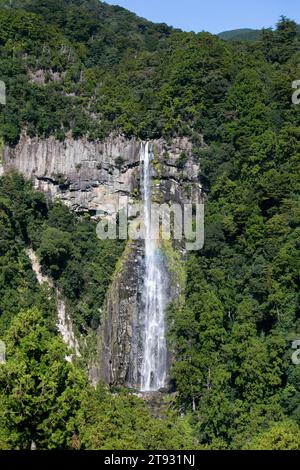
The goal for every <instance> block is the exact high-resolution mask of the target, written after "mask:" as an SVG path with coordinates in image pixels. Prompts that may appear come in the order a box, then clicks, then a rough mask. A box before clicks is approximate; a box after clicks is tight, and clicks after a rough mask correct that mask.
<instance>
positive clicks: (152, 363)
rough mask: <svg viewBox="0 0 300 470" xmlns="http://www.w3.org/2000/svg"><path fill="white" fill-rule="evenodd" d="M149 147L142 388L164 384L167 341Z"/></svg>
mask: <svg viewBox="0 0 300 470" xmlns="http://www.w3.org/2000/svg"><path fill="white" fill-rule="evenodd" d="M151 160H152V150H151V149H150V146H149V143H146V144H142V146H141V167H142V168H143V172H142V192H143V201H144V237H145V279H144V287H143V307H144V311H143V321H144V334H143V356H142V365H141V390H142V391H145V392H148V391H157V390H159V389H161V388H163V387H164V386H165V385H166V378H167V343H166V328H165V310H166V305H167V303H166V294H165V292H166V288H167V287H166V286H167V273H166V270H165V268H164V263H163V256H162V252H161V249H160V246H159V240H155V239H154V237H152V236H151V199H152V177H151V169H152V168H151Z"/></svg>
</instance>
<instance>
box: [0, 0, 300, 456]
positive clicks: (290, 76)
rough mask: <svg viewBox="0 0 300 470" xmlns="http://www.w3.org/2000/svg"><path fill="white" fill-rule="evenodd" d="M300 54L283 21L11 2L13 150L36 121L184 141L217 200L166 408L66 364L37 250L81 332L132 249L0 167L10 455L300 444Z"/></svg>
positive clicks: (0, 305)
mask: <svg viewBox="0 0 300 470" xmlns="http://www.w3.org/2000/svg"><path fill="white" fill-rule="evenodd" d="M299 59H300V32H299V29H298V27H297V25H296V23H295V22H294V21H292V20H290V19H288V18H285V17H282V18H280V19H279V21H278V24H277V27H276V29H275V30H271V29H266V30H262V31H261V32H260V34H259V36H258V39H257V40H253V41H247V40H242V41H238V40H237V41H233V42H231V41H224V40H222V39H221V38H219V37H216V36H213V35H211V34H209V33H205V32H203V33H199V34H196V33H185V32H182V31H179V30H176V29H173V28H170V27H168V26H167V25H165V24H153V23H151V22H148V21H146V20H144V19H142V18H138V17H137V16H135V15H134V14H132V13H130V12H128V11H126V10H124V9H122V8H120V7H113V6H109V5H107V4H105V3H102V2H99V1H97V0H85V1H84V0H64V1H62V0H23V1H18V0H11V1H8V0H0V79H1V80H3V81H4V82H5V84H6V87H7V96H8V99H7V104H6V106H1V105H0V106H1V114H0V139H1V140H0V147H2V146H3V145H4V144H6V145H10V146H14V145H15V144H17V142H18V141H19V138H20V135H21V133H22V132H23V133H25V132H26V133H27V134H28V135H29V136H38V137H47V136H52V135H53V136H55V137H56V138H58V139H60V140H63V139H64V138H65V136H67V135H70V134H71V135H72V136H73V137H74V138H75V139H76V138H79V137H83V136H84V137H86V138H87V139H89V140H96V139H103V138H104V137H106V136H107V135H109V133H111V132H118V133H119V132H122V133H124V134H125V135H126V136H128V137H132V136H137V137H140V138H143V139H151V138H157V137H161V136H162V137H164V138H165V139H167V140H168V139H170V138H172V137H174V136H186V137H188V138H189V139H190V140H191V141H192V143H193V155H194V157H195V158H196V159H197V160H198V161H199V163H200V167H201V171H200V174H199V178H200V181H201V183H202V186H203V190H204V192H205V199H206V221H205V224H206V229H205V246H204V249H203V250H201V251H199V252H196V253H191V254H190V255H189V256H188V259H187V260H186V266H185V268H186V288H185V292H184V294H185V295H184V302H182V303H181V304H180V305H178V304H176V305H173V306H171V307H170V309H169V312H168V322H169V325H170V328H169V333H168V336H169V344H170V345H171V346H172V348H173V350H174V351H175V355H176V360H175V361H174V364H173V366H172V370H171V375H172V380H173V382H174V384H175V389H176V393H175V394H174V395H173V397H172V403H170V404H169V406H168V407H166V410H165V411H164V412H163V416H161V419H156V418H154V417H153V416H152V415H151V413H150V411H149V409H148V408H147V406H146V405H145V404H144V402H143V401H142V400H140V399H139V398H137V397H135V396H133V395H132V394H130V393H129V392H128V391H127V390H123V389H119V390H117V391H116V390H109V389H108V388H107V387H106V386H105V385H104V384H100V385H99V386H98V387H97V389H94V388H93V387H92V386H91V385H90V384H89V382H88V379H87V377H86V374H85V370H84V365H83V364H82V363H81V362H80V361H78V363H74V364H70V363H68V362H66V361H65V359H64V357H65V355H66V347H65V345H64V343H63V342H62V340H61V339H60V337H59V336H58V334H57V331H56V327H55V315H56V312H55V305H54V303H53V300H51V296H50V295H49V292H48V291H47V290H46V288H43V287H41V286H39V285H38V283H37V281H36V278H35V275H34V273H33V271H32V269H31V265H30V262H29V259H28V257H27V255H26V251H25V248H26V247H27V246H29V245H31V246H33V247H34V249H35V250H36V252H37V253H38V255H39V257H40V260H41V263H42V267H43V270H44V272H45V273H47V274H48V275H50V276H51V277H52V278H53V279H54V281H55V282H58V283H59V285H60V286H61V288H62V290H63V293H64V295H65V297H66V298H67V299H68V302H69V305H70V306H71V308H72V309H73V311H74V321H75V327H76V329H77V330H78V331H79V332H81V333H84V332H86V331H88V330H95V329H96V328H97V327H98V324H99V309H100V308H101V306H102V305H103V302H104V299H105V295H106V291H107V289H108V286H109V283H110V281H111V278H112V275H113V272H114V269H115V266H116V264H117V262H118V259H119V257H120V256H121V253H122V251H123V249H124V244H123V243H121V242H117V241H113V242H103V241H100V240H98V239H97V237H96V232H95V225H94V223H93V221H92V220H90V217H89V216H88V214H86V215H85V216H78V215H75V214H72V213H71V212H70V211H69V210H68V209H67V208H66V207H64V206H63V205H61V204H59V203H52V204H49V203H48V202H47V201H46V199H45V197H44V196H43V195H42V194H41V193H38V192H36V191H35V190H34V189H33V187H32V185H31V183H29V182H26V181H24V179H23V178H22V177H21V176H20V175H18V174H15V173H12V174H8V175H5V176H2V177H1V179H0V226H1V231H0V266H1V270H0V292H1V295H0V339H2V340H3V341H5V343H6V346H7V352H6V353H7V361H6V363H5V364H0V448H1V449H28V448H30V446H31V444H32V442H34V443H35V444H36V446H37V447H38V448H40V449H276V450H280V449H298V450H299V449H300V366H296V365H294V364H293V362H292V360H291V356H292V353H293V350H292V342H293V341H294V340H296V339H300V305H299V287H300V274H299V273H300V250H299V248H300V194H299V193H300V177H299V175H300V105H296V104H292V100H291V96H292V93H293V88H292V82H293V81H295V80H298V79H300V60H299ZM202 136H203V138H204V141H205V143H206V147H205V148H203V147H202V146H201V145H200V142H201V141H202Z"/></svg>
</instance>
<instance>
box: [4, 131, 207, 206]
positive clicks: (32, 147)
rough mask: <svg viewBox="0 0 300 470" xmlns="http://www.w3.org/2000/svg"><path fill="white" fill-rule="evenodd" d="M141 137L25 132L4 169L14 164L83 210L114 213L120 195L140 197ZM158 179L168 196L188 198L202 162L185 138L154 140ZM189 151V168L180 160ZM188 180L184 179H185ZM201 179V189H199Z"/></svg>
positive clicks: (52, 193)
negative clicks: (84, 137)
mask: <svg viewBox="0 0 300 470" xmlns="http://www.w3.org/2000/svg"><path fill="white" fill-rule="evenodd" d="M140 146H141V141H140V140H138V139H135V138H133V139H130V140H128V139H126V138H125V137H124V136H110V137H109V138H107V139H106V140H104V141H103V142H100V141H97V142H89V141H87V140H74V139H72V138H67V139H66V140H65V141H63V142H60V141H58V140H55V139H54V138H53V137H50V138H48V139H45V140H41V139H37V138H30V137H28V136H27V135H25V134H23V135H22V137H21V139H20V142H19V143H18V145H17V146H16V147H14V148H10V147H5V148H4V150H3V159H2V165H3V170H4V171H8V170H10V169H15V170H17V171H19V172H20V173H22V174H23V175H24V176H25V178H27V179H31V180H32V181H33V182H34V185H35V187H36V188H37V189H39V190H41V191H43V192H44V193H45V194H46V195H47V196H48V197H49V198H51V199H54V198H58V199H61V200H62V201H63V202H64V203H65V204H67V205H68V206H69V207H70V208H71V209H72V210H74V211H78V212H90V213H91V214H93V213H96V212H97V213H98V214H100V215H101V213H103V214H104V213H108V214H110V213H114V212H115V211H116V210H117V208H118V205H119V197H120V196H128V197H129V202H130V200H133V199H137V198H138V197H139V165H140ZM153 149H154V155H155V163H156V164H155V168H156V170H157V181H158V183H159V184H160V185H161V189H162V193H163V194H165V199H170V200H172V199H173V200H174V199H178V200H180V201H183V199H186V197H187V195H186V187H187V184H186V183H188V182H194V183H195V184H197V176H198V172H199V167H198V165H197V164H196V163H195V162H194V161H193V159H192V145H191V143H190V142H189V140H188V139H186V138H177V139H173V140H172V141H171V142H170V143H167V142H166V141H164V140H163V139H159V140H154V141H153ZM182 155H186V156H187V158H186V162H185V165H184V168H182V169H179V166H178V161H179V160H180V158H181V157H182ZM184 182H185V185H184ZM199 190H200V188H199V185H198V188H197V191H199Z"/></svg>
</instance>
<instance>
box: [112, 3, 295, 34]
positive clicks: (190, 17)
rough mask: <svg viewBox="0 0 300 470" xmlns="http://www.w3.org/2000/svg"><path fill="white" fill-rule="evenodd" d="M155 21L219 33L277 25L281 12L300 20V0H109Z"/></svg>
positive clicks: (189, 29) (182, 27) (185, 28)
mask: <svg viewBox="0 0 300 470" xmlns="http://www.w3.org/2000/svg"><path fill="white" fill-rule="evenodd" d="M106 3H110V4H111V5H120V6H122V7H124V8H127V9H128V10H131V11H133V12H135V13H137V14H138V15H139V16H143V17H144V18H147V19H149V20H151V21H154V22H164V23H167V24H169V25H172V26H175V27H177V28H181V29H184V30H185V31H196V32H198V31H202V30H205V31H210V32H211V33H219V32H221V31H226V30H230V29H237V28H262V27H264V26H265V27H269V26H274V25H275V23H276V22H277V20H278V19H279V17H280V15H285V16H288V17H289V18H292V19H294V20H296V21H297V22H298V23H300V8H299V6H300V5H299V0H250V1H249V0H248V1H243V0H106Z"/></svg>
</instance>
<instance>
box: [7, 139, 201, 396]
mask: <svg viewBox="0 0 300 470" xmlns="http://www.w3.org/2000/svg"><path fill="white" fill-rule="evenodd" d="M140 147H141V141H139V140H137V139H131V140H128V139H126V138H125V137H123V136H110V137H109V138H108V139H106V140H105V141H103V142H100V141H99V142H89V141H86V140H73V139H72V138H68V139H67V140H65V141H64V142H60V141H57V140H55V139H54V138H49V139H45V140H39V139H35V138H34V139H31V138H29V137H28V136H26V135H25V134H24V135H23V136H22V138H21V139H20V142H19V144H18V145H17V146H16V147H15V148H9V147H5V148H4V151H3V158H2V171H5V172H6V171H9V170H11V169H15V170H17V171H19V172H21V173H22V174H23V175H24V176H25V177H26V178H28V179H31V180H32V181H33V182H34V185H35V187H36V188H37V189H39V190H41V191H43V192H45V194H46V195H47V197H49V198H50V199H52V200H53V199H55V198H58V199H60V200H61V201H63V202H64V203H65V204H67V205H68V206H69V207H70V208H71V209H72V210H74V211H77V212H89V213H90V214H91V215H93V216H96V215H97V217H101V216H104V215H106V214H108V215H109V214H113V213H116V212H117V210H118V207H119V198H120V196H127V197H128V202H129V204H130V202H132V203H134V202H135V201H137V200H139V199H140ZM152 148H153V154H154V160H153V162H152V167H153V185H154V188H153V197H154V198H155V200H156V201H158V202H166V203H172V202H179V203H181V204H183V203H185V202H191V201H192V202H199V201H200V200H201V197H202V196H201V187H200V184H199V180H198V174H199V166H198V164H197V162H196V161H195V160H194V158H193V155H192V145H191V143H190V142H189V141H188V139H186V138H177V139H173V140H172V141H170V142H166V141H164V140H163V139H160V140H154V141H152ZM143 259H144V246H143V243H142V242H133V241H129V242H128V244H127V248H126V250H125V252H124V255H123V258H122V259H121V260H120V262H119V265H118V267H117V270H116V273H115V276H114V279H113V282H112V285H111V287H110V289H109V292H108V294H107V299H106V303H105V306H104V308H103V312H102V318H101V325H100V328H99V331H98V334H97V337H98V339H97V343H98V344H97V353H96V357H95V358H94V360H93V361H92V364H90V371H89V372H90V378H91V381H92V382H93V383H96V382H97V381H98V380H99V379H104V380H105V381H106V382H107V383H109V384H111V385H126V386H130V387H133V388H136V387H137V386H138V383H139V374H138V371H139V366H140V361H141V351H142V347H141V341H142V337H141V334H140V331H139V329H140V326H141V325H140V314H141V308H142V302H141V297H142V287H143V277H144V262H143ZM166 269H169V266H168V262H167V258H166ZM170 280H171V282H170V284H169V285H168V286H167V284H166V286H167V287H166V288H167V289H168V296H169V299H170V300H172V299H174V298H176V297H177V296H178V295H179V293H180V289H181V286H180V282H178V280H174V276H170Z"/></svg>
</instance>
